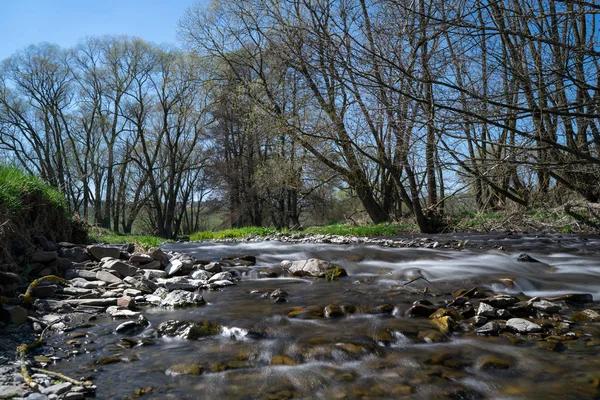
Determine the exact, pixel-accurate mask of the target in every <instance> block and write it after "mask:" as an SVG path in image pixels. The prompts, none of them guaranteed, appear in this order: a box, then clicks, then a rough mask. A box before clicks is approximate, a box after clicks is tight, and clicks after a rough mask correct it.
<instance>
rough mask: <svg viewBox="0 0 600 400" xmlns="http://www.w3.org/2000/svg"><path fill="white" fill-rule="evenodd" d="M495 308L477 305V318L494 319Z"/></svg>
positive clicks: (483, 304)
mask: <svg viewBox="0 0 600 400" xmlns="http://www.w3.org/2000/svg"><path fill="white" fill-rule="evenodd" d="M496 311H497V310H496V308H495V307H492V306H490V305H489V304H486V303H479V307H478V308H477V316H479V317H487V318H496Z"/></svg>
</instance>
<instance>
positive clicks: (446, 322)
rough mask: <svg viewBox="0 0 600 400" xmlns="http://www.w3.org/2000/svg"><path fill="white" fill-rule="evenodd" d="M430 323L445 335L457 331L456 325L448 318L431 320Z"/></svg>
mask: <svg viewBox="0 0 600 400" xmlns="http://www.w3.org/2000/svg"><path fill="white" fill-rule="evenodd" d="M431 323H432V324H433V326H435V327H436V328H437V329H438V330H439V331H440V332H442V333H443V334H445V335H448V334H450V333H452V332H455V331H457V330H458V324H457V323H456V321H454V319H452V317H450V316H445V317H439V318H434V319H432V320H431Z"/></svg>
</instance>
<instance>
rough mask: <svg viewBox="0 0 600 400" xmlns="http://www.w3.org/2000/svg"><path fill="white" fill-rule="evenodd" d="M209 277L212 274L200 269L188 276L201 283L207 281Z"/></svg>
mask: <svg viewBox="0 0 600 400" xmlns="http://www.w3.org/2000/svg"><path fill="white" fill-rule="evenodd" d="M211 276H213V274H211V273H210V272H208V271H205V270H202V269H199V270H196V271H194V272H192V274H191V275H190V277H191V278H192V279H200V280H202V281H208V280H209V279H210V277H211Z"/></svg>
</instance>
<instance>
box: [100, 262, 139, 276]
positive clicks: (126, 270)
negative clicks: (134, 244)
mask: <svg viewBox="0 0 600 400" xmlns="http://www.w3.org/2000/svg"><path fill="white" fill-rule="evenodd" d="M102 268H104V269H111V270H113V271H117V272H118V273H119V275H120V276H122V277H126V276H134V275H135V274H136V273H137V272H138V268H136V267H134V266H133V265H131V264H129V263H126V262H125V261H121V260H110V261H107V262H105V263H103V264H102Z"/></svg>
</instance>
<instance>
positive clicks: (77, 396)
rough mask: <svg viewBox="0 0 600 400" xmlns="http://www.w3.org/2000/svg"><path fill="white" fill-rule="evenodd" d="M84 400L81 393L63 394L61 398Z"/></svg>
mask: <svg viewBox="0 0 600 400" xmlns="http://www.w3.org/2000/svg"><path fill="white" fill-rule="evenodd" d="M84 399H85V395H84V394H83V393H79V392H69V393H65V394H64V395H63V396H62V397H61V400H84Z"/></svg>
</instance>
